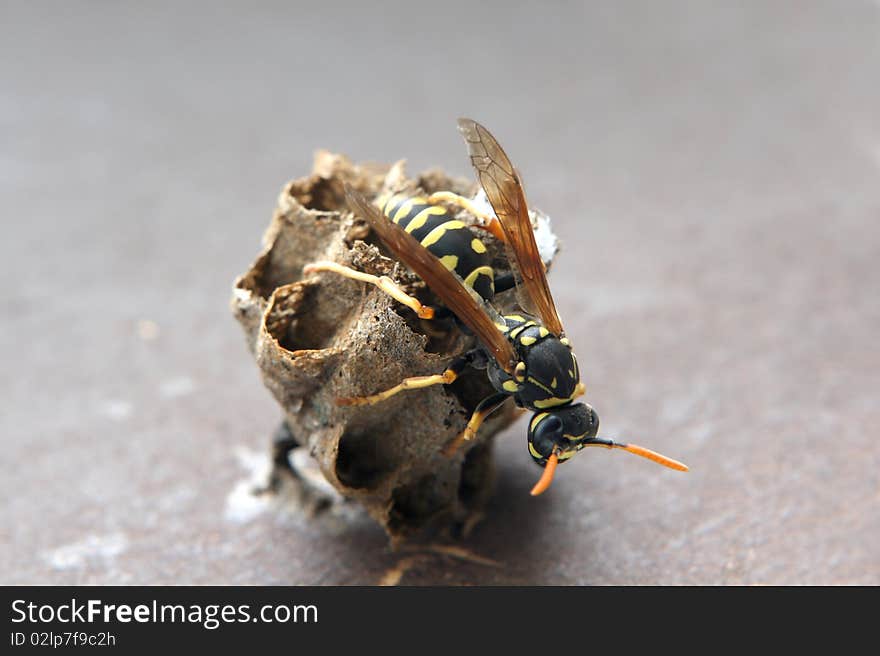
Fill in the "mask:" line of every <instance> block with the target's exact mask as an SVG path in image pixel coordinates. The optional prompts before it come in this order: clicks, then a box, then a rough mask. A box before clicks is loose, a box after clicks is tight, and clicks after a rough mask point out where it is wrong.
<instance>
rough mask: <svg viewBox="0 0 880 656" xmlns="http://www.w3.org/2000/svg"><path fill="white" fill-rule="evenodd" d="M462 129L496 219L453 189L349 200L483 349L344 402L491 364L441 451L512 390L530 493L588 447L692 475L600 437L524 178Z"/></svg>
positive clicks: (477, 134)
mask: <svg viewBox="0 0 880 656" xmlns="http://www.w3.org/2000/svg"><path fill="white" fill-rule="evenodd" d="M458 129H459V131H460V132H461V134H462V136H463V137H464V140H465V143H466V144H467V149H468V153H469V155H470V160H471V163H472V165H473V167H474V170H475V171H476V175H477V178H478V181H479V183H480V185H481V187H482V188H483V191H484V192H485V194H486V197H487V199H488V201H489V204H490V205H491V206H492V209H493V210H494V216H492V215H489V214H487V213H484V212H482V211H481V210H480V209H479V208H478V207H476V206H475V205H474V203H473V202H472V201H471V200H469V199H467V198H464V197H462V196H458V195H456V194H453V193H451V192H439V193H435V194H432V195H430V196H411V197H407V196H404V195H393V194H392V195H387V196H382V197H380V198H379V199H377V200H376V201H375V203H371V202H370V201H368V200H367V199H366V198H365V197H364V196H363V195H362V194H360V193H359V192H357V191H355V190H354V189H352V188H350V187H347V188H346V201H347V204H348V206H349V208H350V209H351V211H352V212H353V213H354V214H356V215H358V216H360V217H362V218H363V219H365V220H366V221H367V223H368V224H369V225H370V227H371V228H372V230H373V231H374V232H375V233H376V234H377V235H378V236H379V238H380V239H381V240H382V241H383V242H384V243H385V245H386V246H387V247H388V248H389V249H390V250H391V252H392V253H393V254H394V255H395V256H396V257H397V258H398V259H400V260H401V261H402V262H403V263H404V264H406V265H407V266H408V267H409V268H410V269H412V271H413V272H415V273H416V274H417V275H418V276H419V277H420V278H421V279H422V280H423V281H424V282H425V283H426V284H427V286H428V287H429V288H430V289H431V290H432V291H433V292H434V294H435V295H436V296H437V297H438V298H439V299H440V301H441V302H442V305H443V306H444V307H445V308H446V309H447V310H448V311H450V312H451V313H452V315H453V317H454V318H455V319H456V320H457V322H458V323H459V324H460V325H462V326H463V327H464V328H465V329H467V330H468V331H469V332H470V333H472V334H473V335H474V336H475V337H476V339H477V344H478V345H477V346H476V348H474V349H473V350H471V351H469V352H467V353H465V354H464V355H463V356H460V357H458V358H456V359H455V360H453V361H452V362H451V363H450V364H449V365H448V366H447V367H446V369H445V370H444V371H443V372H442V373H439V374H435V375H430V376H413V377H410V378H406V379H404V380H403V381H402V382H401V383H400V384H398V385H395V386H394V387H392V388H390V389H387V390H384V391H382V392H379V393H376V394H373V395H370V396H363V397H354V398H342V399H338V400H337V402H338V403H339V404H342V405H366V404H373V403H379V402H381V401H384V400H385V399H387V398H389V397H391V396H393V395H394V394H397V393H399V392H402V391H404V390H412V389H419V388H424V387H428V386H431V385H448V384H450V383H452V382H454V381H455V380H456V379H457V378H458V376H459V375H460V374H461V372H462V371H463V370H464V369H465V368H466V367H468V366H474V367H477V368H482V369H485V370H486V373H487V375H488V378H489V380H490V382H491V383H492V386H493V387H494V389H495V392H494V393H493V394H491V395H490V396H488V397H487V398H485V399H483V400H482V401H481V402H480V403H479V404H478V405H477V407H476V409H475V410H474V412H473V414H472V415H471V417H470V420H469V421H468V423H467V426H466V427H465V429H464V430H463V431H462V432H461V433H460V434H459V435H458V437H457V438H455V439H454V440H453V441H452V442H450V443H449V444H448V445H447V446H446V447H445V448H444V453H445V454H446V455H447V456H452V455H453V454H454V453H455V452H456V451H457V450H458V448H459V447H460V446H461V445H462V444H463V443H464V442H465V441H467V440H470V439H473V438H474V436H475V435H476V434H477V431H478V430H479V427H480V425H481V424H482V423H483V421H484V420H485V419H486V417H488V416H489V415H490V414H491V413H492V412H494V411H495V410H497V409H498V408H500V407H501V405H502V404H503V403H505V402H506V401H507V399H509V398H511V397H512V398H513V400H514V402H515V403H516V405H517V406H519V407H521V408H525V409H526V410H530V411H532V412H533V413H534V414H533V416H532V418H531V420H530V421H529V426H528V436H527V443H528V450H529V454H530V455H531V457H532V459H533V461H534V462H535V463H537V464H538V465H539V466H540V467H542V468H543V473H542V474H541V477H540V479H539V480H538V482H537V483H536V484H535V486H534V487H533V488H532V490H531V494H532V495H533V496H536V495H538V494H541V493H542V492H544V491H545V490H546V489H547V488H549V487H550V484H551V483H552V481H553V476H554V473H555V471H556V467H557V466H558V465H559V464H560V463H564V462H566V461H568V460H569V459H570V458H572V456H574V455H575V454H577V453H579V452H580V451H582V450H583V449H584V448H586V447H593V446H597V447H604V448H608V449H622V450H625V451H628V452H630V453H633V454H635V455H639V456H642V457H645V458H648V459H649V460H653V461H654V462H656V463H659V464H661V465H664V466H666V467H670V468H672V469H676V470H679V471H687V469H688V468H687V466H686V465H684V464H682V463H680V462H678V461H676V460H673V459H671V458H668V457H666V456H663V455H661V454H659V453H656V452H654V451H651V450H650V449H646V448H644V447H641V446H638V445H635V444H625V443H622V442H615V441H612V440H610V439H604V438H600V437H597V434H598V430H599V417H598V415H597V414H596V412H595V410H593V408H592V407H590V406H589V405H587V404H586V403H580V402H576V399H577V398H579V397H580V396H581V395H583V394H584V392H585V386H584V384H583V383H582V382H581V380H580V369H579V367H578V362H577V358H576V357H575V354H574V352H573V350H572V346H571V343H570V342H569V340H568V338H567V337H566V336H565V331H564V329H563V326H562V321H561V320H560V318H559V314H558V312H557V310H556V305H555V303H554V301H553V296H552V294H551V293H550V287H549V284H548V281H547V275H546V268H545V265H544V262H543V260H542V258H541V256H540V253H539V250H538V247H537V244H536V241H535V235H534V232H533V228H532V223H531V219H530V217H529V210H528V204H527V203H526V197H525V192H524V190H523V184H522V181H521V179H520V176H519V173H518V172H517V170H516V169H514V167H513V165H512V164H511V162H510V159H509V158H508V157H507V155H506V154H505V152H504V150H503V149H502V148H501V146H500V145H499V144H498V142H497V141H496V139H495V137H493V136H492V134H491V133H490V132H489V131H488V130H487V129H486V128H485V127H483V126H482V125H480V124H479V123H477V122H476V121H473V120H471V119H459V121H458ZM447 204H451V205H454V206H457V207H460V208H463V209H465V210H467V211H468V212H469V213H471V214H473V215H474V216H475V217H476V218H477V219H478V220H479V221H481V223H479V224H477V225H474V226H471V225H468V224H465V223H464V222H462V221H459V220H457V219H455V218H454V217H453V215H452V214H451V213H450V211H449V210H448V209H447V208H446V205H447ZM475 230H482V231H485V232H489V233H491V234H492V235H493V236H494V237H495V238H497V239H499V240H500V241H502V242H503V243H504V245H505V247H506V250H507V253H508V259H509V260H510V264H511V273H509V274H501V275H498V274H496V273H495V271H494V270H493V268H492V266H491V262H490V257H489V254H488V250H489V249H488V248H487V247H486V245H485V243H484V242H483V240H482V239H481V234H480V233H478V232H476V231H475ZM303 271H304V273H305V274H310V273H315V272H319V271H331V272H334V273H337V274H340V275H343V276H346V277H348V278H352V279H355V280H360V281H363V282H366V283H370V284H373V285H375V286H377V287H378V288H380V289H382V290H383V291H385V292H386V293H388V294H389V295H390V296H392V297H393V298H394V299H395V300H397V301H399V302H401V303H403V304H404V305H406V306H408V307H409V308H411V309H412V310H413V311H414V312H415V313H416V314H417V315H418V316H419V317H421V318H422V319H434V318H435V317H436V316H437V312H436V309H435V308H434V307H431V306H428V305H424V304H422V303H421V302H420V301H419V300H418V299H416V298H415V297H413V296H410V295H409V294H407V293H406V292H405V291H404V290H403V289H402V288H400V287H399V286H398V285H397V284H396V283H395V282H394V281H393V280H392V279H391V278H389V277H387V276H381V277H380V276H373V275H370V274H366V273H364V272H361V271H357V270H355V269H352V268H349V267H346V266H343V265H340V264H337V263H335V262H314V263H312V264H309V265H307V266H306V267H304V269H303ZM514 286H515V287H516V290H517V301H518V303H519V306H520V308H521V310H522V311H521V312H520V313H515V314H505V315H502V314H500V313H499V312H498V311H497V310H495V308H494V307H493V304H492V301H493V299H494V296H495V294H497V293H500V292H502V291H505V290H507V289H511V288H513V287H514Z"/></svg>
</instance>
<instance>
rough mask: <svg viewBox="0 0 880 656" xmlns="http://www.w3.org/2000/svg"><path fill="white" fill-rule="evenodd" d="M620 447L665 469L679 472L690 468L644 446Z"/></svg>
mask: <svg viewBox="0 0 880 656" xmlns="http://www.w3.org/2000/svg"><path fill="white" fill-rule="evenodd" d="M619 446H620V448H621V449H626V450H627V451H629V452H630V453H634V454H636V455H637V456H642V457H643V458H647V459H648V460H653V461H654V462H656V463H657V464H658V465H663V466H664V467H669V468H670V469H676V470H678V471H684V472H686V471H688V466H687V465H686V464H684V463H683V462H679V461H678V460H673V459H672V458H667V457H666V456H664V455H661V454H659V453H657V452H656V451H651V449H646V448H645V447H643V446H639V445H637V444H626V445H624V444H621V445H619Z"/></svg>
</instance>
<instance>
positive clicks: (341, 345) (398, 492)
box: [232, 152, 516, 538]
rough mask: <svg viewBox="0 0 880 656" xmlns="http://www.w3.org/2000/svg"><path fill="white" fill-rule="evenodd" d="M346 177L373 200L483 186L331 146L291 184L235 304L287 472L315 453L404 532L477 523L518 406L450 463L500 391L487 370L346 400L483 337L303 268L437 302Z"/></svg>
mask: <svg viewBox="0 0 880 656" xmlns="http://www.w3.org/2000/svg"><path fill="white" fill-rule="evenodd" d="M344 184H349V185H351V186H352V187H354V188H355V189H357V190H359V191H361V192H362V193H364V194H365V195H367V196H368V197H374V196H376V195H377V194H379V193H381V192H383V191H388V190H391V191H395V192H398V191H403V192H416V191H417V190H421V191H424V192H427V193H432V192H434V191H440V190H452V191H454V192H456V193H460V194H462V195H468V196H470V195H473V192H474V191H475V186H474V185H473V184H471V183H469V182H467V181H463V180H458V179H453V178H449V177H447V176H446V175H444V174H443V173H441V172H438V171H429V172H427V173H425V174H423V175H421V176H419V177H417V178H415V179H412V180H411V179H408V178H407V177H406V175H405V173H404V169H403V165H402V163H398V164H395V165H394V166H391V167H389V166H378V165H354V164H352V163H351V162H350V161H349V160H348V159H347V158H345V157H344V156H340V155H334V154H331V153H327V152H319V153H318V154H317V155H316V158H315V165H314V172H313V173H312V175H310V176H308V177H306V178H300V179H298V180H294V181H292V182H290V183H289V184H288V185H286V186H285V187H284V189H283V191H282V193H281V195H280V197H279V200H278V207H277V209H276V210H275V212H274V215H273V217H272V221H271V224H270V225H269V228H268V230H267V231H266V233H265V235H264V237H263V250H262V252H261V253H260V254H259V256H258V257H257V259H256V261H255V262H254V264H253V265H252V266H251V268H250V269H249V270H248V271H247V272H246V273H245V274H244V275H242V276H241V277H239V278H238V279H237V280H236V282H235V287H234V295H233V299H232V307H233V311H234V313H235V316H236V318H237V319H238V320H239V322H240V323H241V325H242V327H243V328H244V331H245V334H246V336H247V341H248V345H249V347H250V350H251V352H252V353H253V356H254V358H255V359H256V362H257V365H258V366H259V368H260V372H261V374H262V378H263V381H264V383H265V385H266V387H268V388H269V390H270V391H271V392H272V394H273V396H274V397H275V399H276V400H277V401H278V403H279V404H280V406H281V409H282V411H283V415H284V423H285V427H284V429H283V430H282V432H281V434H282V436H283V439H282V440H280V441H279V442H277V443H276V457H275V467H276V472H275V474H276V478H277V477H278V476H288V477H289V475H291V474H292V475H294V476H296V471H297V470H296V468H295V467H294V466H293V465H292V464H291V463H292V462H294V459H293V458H290V457H288V456H289V455H290V453H289V452H290V451H291V450H294V449H295V450H297V451H299V452H300V454H301V452H302V451H303V450H305V449H307V450H308V453H310V454H311V457H312V458H313V459H314V461H315V463H316V464H317V466H318V468H319V469H320V472H321V473H322V474H323V477H324V478H325V479H326V481H327V482H328V483H329V484H330V485H332V487H333V488H335V490H336V491H338V492H339V493H340V495H341V496H342V497H343V498H346V499H353V500H356V501H358V502H360V503H361V504H362V505H363V506H364V507H365V508H366V509H367V511H368V512H369V513H370V514H371V515H372V516H373V517H374V518H375V519H376V520H377V521H378V522H379V523H380V524H382V526H384V528H385V530H386V531H387V532H388V534H389V535H390V536H391V537H392V538H398V537H402V536H405V535H407V534H410V533H413V532H415V531H417V530H420V529H423V528H425V527H427V526H429V525H431V526H437V525H438V524H439V525H444V526H450V525H452V526H455V525H458V526H467V525H468V524H469V521H470V520H472V519H473V518H475V517H478V516H479V514H480V510H481V508H482V506H483V505H484V503H485V501H486V499H487V497H488V493H489V491H490V487H491V485H492V474H493V466H492V436H493V435H494V434H495V433H497V432H498V431H499V430H501V429H502V428H504V427H505V426H507V425H508V424H509V423H510V422H511V421H512V420H513V419H514V418H515V416H516V410H515V408H514V407H513V404H512V403H508V404H505V405H504V406H503V407H502V408H501V409H500V410H499V411H498V412H496V413H495V414H494V415H492V416H491V417H490V418H489V419H488V420H487V421H486V422H485V423H484V424H483V426H482V427H481V429H480V431H479V435H478V437H477V439H475V440H473V441H471V442H468V443H466V444H465V445H464V447H463V448H461V449H460V450H459V452H458V453H457V454H456V455H455V456H453V457H451V458H449V457H446V456H445V455H443V454H442V453H441V450H442V448H443V446H445V445H446V444H447V443H448V442H449V441H450V440H452V439H453V438H455V437H456V435H458V434H459V433H460V432H461V431H462V430H463V429H464V427H465V425H466V424H467V421H468V418H469V417H470V415H471V412H472V411H473V410H474V408H475V407H476V405H477V403H479V401H480V400H481V399H483V398H484V397H486V396H488V395H489V394H491V393H492V392H493V391H494V390H493V389H492V388H491V385H490V384H489V381H488V379H487V377H486V375H485V372H483V371H479V370H473V369H472V370H468V371H465V372H464V374H463V375H462V376H460V377H459V379H458V380H456V381H455V383H453V384H452V385H448V386H442V385H436V386H433V387H429V388H424V389H418V390H413V391H407V392H402V393H400V394H397V395H396V396H393V397H391V398H389V399H387V400H385V401H383V402H381V403H378V404H374V405H367V406H355V407H343V406H340V405H338V404H337V403H336V399H337V398H339V397H351V396H364V395H368V394H373V393H375V392H378V391H381V390H384V389H387V388H389V387H392V386H394V385H396V384H397V383H399V382H400V381H401V380H402V379H403V378H406V377H408V376H419V375H426V374H435V373H439V372H441V371H443V369H444V368H445V366H446V365H447V364H448V362H449V361H450V360H451V359H452V358H454V357H455V356H457V355H460V354H462V353H464V352H466V351H468V350H469V349H471V348H473V347H474V345H475V344H474V339H473V337H470V336H468V335H466V334H464V333H463V332H462V331H461V330H459V329H458V327H457V326H456V325H455V323H454V322H453V321H452V320H451V319H447V320H439V321H431V322H428V321H423V320H420V319H418V318H417V317H416V316H415V314H414V313H413V312H412V311H411V310H410V309H408V308H406V307H404V306H402V305H400V304H399V303H397V302H396V301H394V300H393V299H391V298H390V297H389V296H388V295H386V294H385V293H384V292H382V291H381V290H379V289H377V288H376V287H374V286H372V285H368V284H364V283H361V282H356V281H353V280H350V279H348V278H344V277H342V276H339V275H336V274H333V273H329V272H322V273H320V274H313V275H310V276H308V277H304V276H303V273H302V270H303V266H304V265H306V264H308V263H310V262H314V261H317V260H332V261H335V262H339V263H341V264H344V265H346V266H350V267H353V268H355V269H358V270H361V271H365V272H367V273H370V274H374V275H388V276H391V277H392V278H393V279H394V280H395V281H396V282H397V283H398V284H400V285H401V286H402V287H403V288H404V289H406V290H407V292H408V293H410V294H413V295H415V296H416V297H418V298H419V299H420V300H421V301H422V302H425V303H428V304H435V305H436V304H438V301H437V299H436V298H435V297H433V295H432V294H431V291H430V290H429V289H427V288H426V287H425V285H424V283H422V282H421V280H420V279H419V278H417V277H416V276H415V275H414V274H412V273H411V272H409V271H408V270H407V269H406V268H405V267H404V266H403V265H402V264H400V263H398V262H397V261H395V259H394V258H393V255H392V254H391V253H389V252H388V251H387V250H386V249H385V247H384V246H383V245H382V244H381V243H380V242H378V240H377V238H376V237H375V236H374V235H372V234H370V230H369V227H368V226H367V224H366V223H365V222H364V221H363V220H362V219H359V218H358V217H356V216H353V215H352V213H351V212H349V210H348V208H347V207H346V205H345V201H344V191H343V186H344ZM468 220H471V219H468ZM485 242H486V243H487V245H488V246H489V248H490V249H495V250H494V252H495V255H496V264H497V265H498V267H499V269H500V270H502V271H503V270H504V269H505V268H506V266H507V265H506V264H505V262H506V259H505V258H504V256H503V254H502V253H500V252H499V251H500V249H499V247H498V245H497V244H495V243H494V242H493V240H492V238H491V237H488V236H486V238H485ZM504 296H505V295H501V296H499V297H498V299H497V301H498V304H499V307H500V309H502V310H503V309H506V308H505V306H507V307H508V308H509V307H510V305H509V304H510V303H511V302H512V300H509V299H505V298H504ZM322 483H323V481H322ZM300 484H301V485H306V484H307V482H303V481H302V480H301V481H300ZM319 487H320V486H319ZM325 487H326V486H325Z"/></svg>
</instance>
